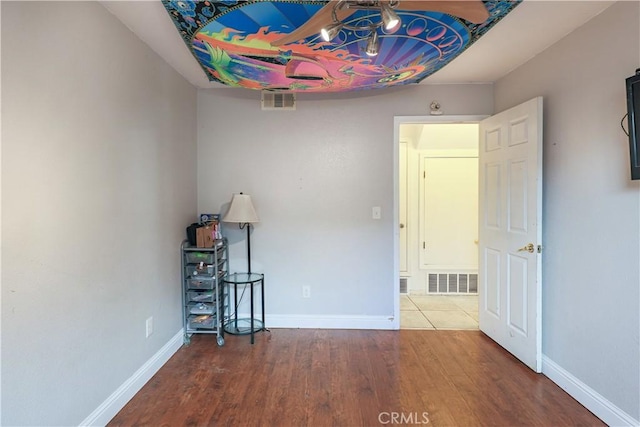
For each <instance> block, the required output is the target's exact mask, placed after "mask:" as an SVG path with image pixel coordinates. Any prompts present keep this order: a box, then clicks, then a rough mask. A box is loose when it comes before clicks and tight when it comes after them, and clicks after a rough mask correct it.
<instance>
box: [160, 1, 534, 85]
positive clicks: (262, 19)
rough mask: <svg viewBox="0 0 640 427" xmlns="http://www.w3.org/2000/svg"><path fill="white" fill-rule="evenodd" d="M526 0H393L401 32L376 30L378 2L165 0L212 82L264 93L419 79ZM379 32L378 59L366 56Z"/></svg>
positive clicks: (396, 83) (188, 44)
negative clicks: (332, 27)
mask: <svg viewBox="0 0 640 427" xmlns="http://www.w3.org/2000/svg"><path fill="white" fill-rule="evenodd" d="M521 1H522V0H500V1H497V0H496V1H482V0H472V1H458V0H449V1H446V0H445V1H426V0H425V1H422V0H418V1H416V0H411V1H405V0H391V1H389V0H387V1H386V2H387V4H391V5H393V6H394V9H395V13H396V14H397V15H398V17H399V18H400V20H401V23H400V24H399V25H398V26H397V27H396V28H394V29H393V30H385V29H384V28H383V26H380V25H378V26H377V27H376V25H377V24H379V23H380V22H381V17H380V7H379V5H378V4H379V2H378V1H374V0H369V1H361V2H358V1H353V0H351V1H349V3H351V4H358V5H362V6H363V7H359V8H355V9H351V10H347V9H348V8H346V7H344V8H340V7H338V8H336V6H337V5H338V3H340V2H339V1H336V0H333V1H329V2H328V1H293V0H281V1H263V0H248V1H242V0H226V1H224V0H223V1H189V0H162V3H163V5H164V7H165V8H166V10H167V12H168V13H169V16H170V17H171V19H172V20H173V22H174V24H175V26H176V28H177V29H178V32H179V33H180V35H181V37H182V39H183V40H184V41H185V43H186V45H187V46H188V48H189V49H190V50H191V52H192V54H193V55H194V57H195V58H196V59H197V61H198V62H199V64H200V65H201V67H202V69H203V71H204V73H205V74H206V75H207V77H208V79H209V80H211V81H214V82H219V83H222V84H225V85H228V86H233V87H244V88H249V89H257V90H280V91H282V90H286V91H292V92H346V91H356V90H364V89H380V88H386V87H392V86H399V85H406V84H412V83H419V82H420V81H422V80H423V79H425V78H426V77H428V76H429V75H431V74H433V73H435V72H437V71H438V70H439V69H441V68H442V67H444V66H445V65H446V64H448V63H449V62H451V61H452V60H453V59H454V58H456V57H457V56H458V55H460V54H461V53H462V52H463V51H464V50H465V49H467V48H468V47H469V46H471V45H472V44H473V43H474V42H475V41H476V40H478V39H479V38H480V37H482V35H484V34H485V33H486V32H487V31H488V30H489V29H490V28H491V27H493V26H494V25H495V24H496V23H497V22H498V21H499V20H500V19H502V18H503V17H504V16H505V15H506V14H508V13H509V12H510V11H511V10H513V8H514V7H516V6H517V5H518V4H519V3H520V2H521ZM345 2H346V1H343V3H345ZM380 3H382V1H381V2H380ZM342 6H344V5H342ZM365 6H366V7H365ZM371 6H374V7H371ZM403 7H404V8H403ZM422 9H434V10H422ZM478 17H479V18H478ZM465 18H466V19H465ZM485 18H486V19H485ZM336 19H337V21H336ZM472 21H475V22H472ZM336 22H342V23H343V24H344V27H343V28H342V30H340V31H339V32H338V34H337V36H336V37H335V38H334V39H332V40H331V41H329V42H327V41H325V40H324V39H323V38H322V37H321V36H320V34H319V29H320V28H322V27H325V26H326V25H328V24H331V23H334V24H335V23H336ZM374 27H375V28H374ZM372 31H375V32H376V33H377V36H378V37H377V38H378V43H377V46H378V54H377V55H376V56H368V55H367V54H366V53H365V49H366V46H367V43H368V41H369V39H370V38H371V37H370V36H371V32H372Z"/></svg>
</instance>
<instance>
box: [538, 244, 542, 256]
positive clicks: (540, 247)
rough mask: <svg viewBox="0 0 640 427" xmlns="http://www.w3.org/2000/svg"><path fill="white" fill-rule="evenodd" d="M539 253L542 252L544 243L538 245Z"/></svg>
mask: <svg viewBox="0 0 640 427" xmlns="http://www.w3.org/2000/svg"><path fill="white" fill-rule="evenodd" d="M538 253H539V254H541V253H542V245H538Z"/></svg>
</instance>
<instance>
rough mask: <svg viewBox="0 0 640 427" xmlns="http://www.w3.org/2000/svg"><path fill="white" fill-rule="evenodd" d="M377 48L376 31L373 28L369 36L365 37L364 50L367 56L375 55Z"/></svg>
mask: <svg viewBox="0 0 640 427" xmlns="http://www.w3.org/2000/svg"><path fill="white" fill-rule="evenodd" d="M378 48H379V45H378V32H377V31H376V29H375V28H373V29H372V30H371V34H370V35H369V38H368V39H367V48H366V49H365V51H364V52H365V53H366V54H367V55H369V56H376V55H378Z"/></svg>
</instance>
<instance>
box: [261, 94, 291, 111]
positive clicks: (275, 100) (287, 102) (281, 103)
mask: <svg viewBox="0 0 640 427" xmlns="http://www.w3.org/2000/svg"><path fill="white" fill-rule="evenodd" d="M262 109H263V110H295V109H296V94H295V93H293V92H269V91H262Z"/></svg>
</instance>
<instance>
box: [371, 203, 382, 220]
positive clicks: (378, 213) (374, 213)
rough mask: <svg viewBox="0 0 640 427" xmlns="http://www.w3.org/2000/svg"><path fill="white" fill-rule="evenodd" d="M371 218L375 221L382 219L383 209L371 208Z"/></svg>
mask: <svg viewBox="0 0 640 427" xmlns="http://www.w3.org/2000/svg"><path fill="white" fill-rule="evenodd" d="M371 218H373V219H381V218H382V208H381V207H380V206H374V207H373V208H371Z"/></svg>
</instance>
